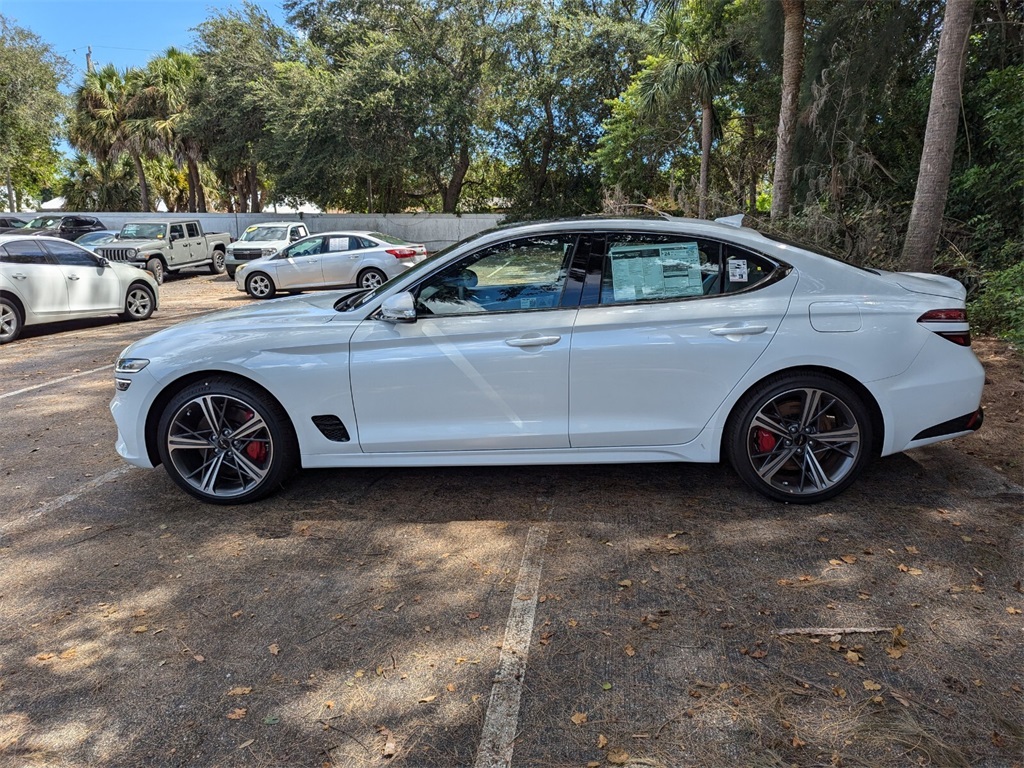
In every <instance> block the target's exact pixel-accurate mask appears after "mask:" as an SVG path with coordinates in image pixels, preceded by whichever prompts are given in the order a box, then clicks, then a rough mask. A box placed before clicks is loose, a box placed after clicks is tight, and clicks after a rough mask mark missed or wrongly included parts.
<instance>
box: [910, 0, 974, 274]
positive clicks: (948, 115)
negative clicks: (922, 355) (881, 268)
mask: <svg viewBox="0 0 1024 768" xmlns="http://www.w3.org/2000/svg"><path fill="white" fill-rule="evenodd" d="M974 7H975V6H974V0H947V2H946V13H945V16H944V18H943V22H942V35H941V36H940V37H939V51H938V54H937V56H936V60H935V79H934V81H933V82H932V96H931V102H930V103H929V106H928V123H927V125H926V127H925V132H924V148H923V149H922V151H921V168H920V170H919V172H918V176H917V191H916V192H915V193H914V206H913V208H912V209H911V211H910V223H909V225H908V227H907V239H906V240H905V241H904V243H903V267H904V269H906V270H908V271H912V272H931V271H932V269H933V267H934V260H935V249H936V246H937V245H938V242H939V230H940V228H941V226H942V212H943V211H944V210H945V207H946V195H947V194H948V192H949V174H950V171H951V170H952V168H953V150H954V149H955V148H956V131H957V126H958V125H959V119H960V102H961V93H962V91H963V80H964V66H965V62H966V54H967V40H968V37H969V36H970V33H971V24H972V22H973V21H974Z"/></svg>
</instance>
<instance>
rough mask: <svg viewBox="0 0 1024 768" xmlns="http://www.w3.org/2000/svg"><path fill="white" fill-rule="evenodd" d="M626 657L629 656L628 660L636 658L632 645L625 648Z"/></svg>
mask: <svg viewBox="0 0 1024 768" xmlns="http://www.w3.org/2000/svg"><path fill="white" fill-rule="evenodd" d="M626 655H627V656H629V657H630V658H632V657H633V656H636V648H634V647H633V646H632V645H627V646H626Z"/></svg>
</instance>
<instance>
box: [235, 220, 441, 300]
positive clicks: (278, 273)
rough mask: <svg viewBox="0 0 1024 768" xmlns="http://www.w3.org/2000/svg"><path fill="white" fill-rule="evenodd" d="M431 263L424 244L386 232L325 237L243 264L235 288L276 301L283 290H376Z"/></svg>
mask: <svg viewBox="0 0 1024 768" xmlns="http://www.w3.org/2000/svg"><path fill="white" fill-rule="evenodd" d="M426 258H427V249H426V246H424V245H422V244H421V243H407V242H406V241H405V240H401V239H399V238H397V237H391V236H390V235H384V234H381V233H380V232H320V233H318V234H315V235H310V236H309V237H305V238H303V239H302V240H298V241H297V242H295V243H292V244H291V245H289V246H288V247H287V248H283V249H282V250H280V251H278V252H277V253H275V254H273V255H271V256H264V257H263V258H261V259H256V260H255V261H250V262H247V263H244V264H241V265H240V266H239V267H238V268H237V269H236V270H235V287H236V288H238V290H240V291H245V292H246V293H248V294H249V295H250V296H252V297H253V298H254V299H270V298H273V296H274V294H276V293H277V292H278V291H304V290H309V289H320V288H339V287H341V286H346V285H358V286H359V287H360V288H376V287H377V286H378V285H382V284H383V283H385V282H387V281H388V280H390V279H391V278H392V277H395V276H396V275H400V274H401V273H402V272H404V271H405V270H407V269H408V268H409V267H411V266H412V265H413V264H418V263H419V262H421V261H423V260H424V259H426Z"/></svg>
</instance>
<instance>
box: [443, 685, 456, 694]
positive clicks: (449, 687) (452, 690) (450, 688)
mask: <svg viewBox="0 0 1024 768" xmlns="http://www.w3.org/2000/svg"><path fill="white" fill-rule="evenodd" d="M444 689H445V690H446V691H448V693H455V683H448V685H446V686H445V687H444Z"/></svg>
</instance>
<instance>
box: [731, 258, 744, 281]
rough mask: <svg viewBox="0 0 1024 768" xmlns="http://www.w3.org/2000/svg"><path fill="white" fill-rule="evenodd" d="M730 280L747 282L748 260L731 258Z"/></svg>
mask: <svg viewBox="0 0 1024 768" xmlns="http://www.w3.org/2000/svg"><path fill="white" fill-rule="evenodd" d="M728 263H729V280H730V281H731V282H734V283H745V282H747V260H746V259H729V262H728Z"/></svg>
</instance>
